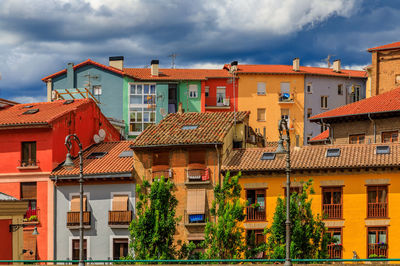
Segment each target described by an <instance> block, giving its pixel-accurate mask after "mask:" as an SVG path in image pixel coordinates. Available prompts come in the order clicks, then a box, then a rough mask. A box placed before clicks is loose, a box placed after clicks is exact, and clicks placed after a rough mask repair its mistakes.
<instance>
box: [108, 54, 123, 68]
mask: <svg viewBox="0 0 400 266" xmlns="http://www.w3.org/2000/svg"><path fill="white" fill-rule="evenodd" d="M108 64H109V66H110V67H115V68H117V69H120V70H122V69H123V68H124V57H123V56H110V57H109V58H108Z"/></svg>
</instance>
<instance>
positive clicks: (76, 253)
mask: <svg viewBox="0 0 400 266" xmlns="http://www.w3.org/2000/svg"><path fill="white" fill-rule="evenodd" d="M83 259H84V260H86V259H87V240H86V239H84V240H83ZM72 260H79V239H72Z"/></svg>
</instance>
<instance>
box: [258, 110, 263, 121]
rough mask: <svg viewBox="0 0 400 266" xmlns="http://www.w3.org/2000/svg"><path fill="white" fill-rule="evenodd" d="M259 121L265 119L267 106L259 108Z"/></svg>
mask: <svg viewBox="0 0 400 266" xmlns="http://www.w3.org/2000/svg"><path fill="white" fill-rule="evenodd" d="M257 121H265V108H258V109H257Z"/></svg>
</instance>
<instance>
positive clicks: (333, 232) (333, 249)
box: [327, 228, 343, 259]
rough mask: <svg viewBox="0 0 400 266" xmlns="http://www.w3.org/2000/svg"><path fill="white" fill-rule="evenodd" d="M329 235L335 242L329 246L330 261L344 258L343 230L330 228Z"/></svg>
mask: <svg viewBox="0 0 400 266" xmlns="http://www.w3.org/2000/svg"><path fill="white" fill-rule="evenodd" d="M327 233H328V234H329V235H330V236H331V237H332V240H333V242H332V243H330V244H328V253H329V258H330V259H341V258H342V250H343V246H342V241H343V240H342V228H328V231H327Z"/></svg>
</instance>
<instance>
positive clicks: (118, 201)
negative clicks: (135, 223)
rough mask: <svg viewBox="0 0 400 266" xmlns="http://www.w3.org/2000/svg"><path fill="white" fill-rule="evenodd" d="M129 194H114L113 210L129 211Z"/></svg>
mask: <svg viewBox="0 0 400 266" xmlns="http://www.w3.org/2000/svg"><path fill="white" fill-rule="evenodd" d="M128 202H129V196H128V195H114V197H113V199H112V210H113V211H127V210H128Z"/></svg>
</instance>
